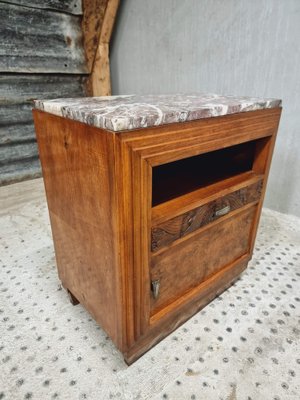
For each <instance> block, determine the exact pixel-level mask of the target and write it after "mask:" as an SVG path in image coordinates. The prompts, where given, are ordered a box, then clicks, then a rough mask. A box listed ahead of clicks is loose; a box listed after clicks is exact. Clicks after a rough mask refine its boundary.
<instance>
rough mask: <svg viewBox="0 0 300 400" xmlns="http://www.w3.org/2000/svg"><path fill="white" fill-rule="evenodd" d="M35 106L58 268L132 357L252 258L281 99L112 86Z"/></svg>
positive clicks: (73, 296)
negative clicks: (124, 90)
mask: <svg viewBox="0 0 300 400" xmlns="http://www.w3.org/2000/svg"><path fill="white" fill-rule="evenodd" d="M36 108H39V110H34V119H35V127H36V133H37V138H38V145H39V152H40V158H41V163H42V169H43V176H44V181H45V188H46V194H47V201H48V207H49V213H50V220H51V226H52V232H53V239H54V245H55V252H56V258H57V267H58V273H59V277H60V279H61V281H62V284H63V286H64V287H65V288H66V289H67V290H68V291H69V293H70V296H71V300H72V301H73V303H76V302H77V301H78V302H80V303H81V304H83V305H84V306H85V308H86V309H87V310H88V311H89V312H90V313H91V314H92V315H93V316H94V318H95V320H96V321H97V322H98V323H99V324H100V325H101V327H102V328H103V329H104V330H106V332H107V333H108V334H109V335H110V337H111V339H112V340H113V342H114V343H115V344H116V346H117V347H118V348H119V349H120V351H121V352H122V353H123V354H124V358H125V361H126V362H127V363H128V364H130V363H132V362H133V361H135V360H136V359H137V358H138V357H140V356H141V355H142V354H143V353H145V352H146V351H147V350H149V349H150V348H151V347H152V346H153V345H154V344H156V343H157V342H158V341H160V340H161V339H163V338H164V337H165V336H166V335H168V334H169V333H170V332H171V331H173V330H174V329H175V328H177V327H178V326H179V325H180V324H182V323H183V322H184V321H185V320H187V319H188V318H189V317H190V316H191V315H193V314H194V313H195V312H197V311H198V310H199V309H201V308H202V307H204V306H205V305H206V304H207V303H208V302H210V301H211V300H212V299H213V298H214V297H216V296H217V295H218V294H219V293H221V292H222V291H224V290H225V289H226V288H227V287H228V286H230V285H231V284H232V283H233V282H234V280H235V279H237V277H238V276H239V274H240V273H241V272H242V271H243V270H244V269H245V268H246V266H247V263H248V261H249V260H250V258H251V255H252V251H253V245H254V240H255V236H256V230H257V226H258V221H259V216H260V212H261V207H262V202H263V197H264V192H265V188H266V183H267V176H268V171H269V168H270V162H271V157H272V152H273V147H274V143H275V137H276V132H277V128H278V123H279V119H280V113H281V102H280V100H274V99H253V98H237V97H221V96H200V95H199V96H188V95H187V96H183V95H182V96H171V95H170V96H120V97H117V96H116V97H109V98H105V97H103V98H84V99H60V100H50V101H49V100H48V101H44V102H43V101H38V102H36ZM53 114H56V115H53Z"/></svg>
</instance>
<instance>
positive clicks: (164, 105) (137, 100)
mask: <svg viewBox="0 0 300 400" xmlns="http://www.w3.org/2000/svg"><path fill="white" fill-rule="evenodd" d="M280 106H281V100H278V99H270V98H255V97H237V96H220V95H216V94H175V95H174V94H172V95H171V94H170V95H125V96H105V97H83V98H76V99H55V100H36V101H35V108H37V109H40V110H43V111H46V112H48V113H51V114H55V115H58V116H62V117H65V118H69V119H73V120H76V121H80V122H83V123H86V124H88V125H93V126H96V127H98V128H103V129H107V130H110V131H114V132H119V131H124V130H132V129H138V128H146V127H150V126H158V125H164V124H172V123H176V122H185V121H193V120H197V119H201V118H210V117H218V116H221V115H227V114H235V113H239V112H246V111H254V110H261V109H265V108H276V107H280Z"/></svg>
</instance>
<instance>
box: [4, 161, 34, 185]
mask: <svg viewBox="0 0 300 400" xmlns="http://www.w3.org/2000/svg"><path fill="white" fill-rule="evenodd" d="M41 175H42V173H41V166H40V161H39V159H38V158H32V159H28V160H22V161H16V162H13V163H9V164H6V165H2V166H0V186H2V185H8V184H10V183H14V182H20V181H24V180H26V179H32V178H37V177H39V176H41Z"/></svg>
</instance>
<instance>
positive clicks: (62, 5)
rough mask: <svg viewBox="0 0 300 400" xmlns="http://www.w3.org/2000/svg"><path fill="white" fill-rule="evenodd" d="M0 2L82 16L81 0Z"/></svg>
mask: <svg viewBox="0 0 300 400" xmlns="http://www.w3.org/2000/svg"><path fill="white" fill-rule="evenodd" d="M0 2H1V3H9V4H16V5H20V6H25V7H31V8H43V9H48V10H57V11H61V12H66V13H70V14H76V15H80V14H82V5H81V0H42V1H40V0H1V1H0Z"/></svg>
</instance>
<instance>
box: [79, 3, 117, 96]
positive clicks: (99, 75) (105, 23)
mask: <svg viewBox="0 0 300 400" xmlns="http://www.w3.org/2000/svg"><path fill="white" fill-rule="evenodd" d="M83 7H84V9H83V13H84V14H83V15H84V16H83V25H82V27H83V34H84V46H85V52H86V59H87V65H88V69H89V72H90V77H89V79H88V84H87V91H88V93H89V94H90V95H92V96H109V95H110V94H111V82H110V65H109V42H110V38H111V34H112V30H113V26H114V22H115V18H116V14H117V10H118V7H119V0H84V2H83Z"/></svg>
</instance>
